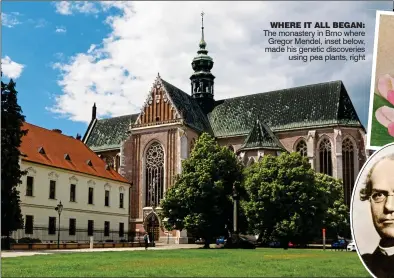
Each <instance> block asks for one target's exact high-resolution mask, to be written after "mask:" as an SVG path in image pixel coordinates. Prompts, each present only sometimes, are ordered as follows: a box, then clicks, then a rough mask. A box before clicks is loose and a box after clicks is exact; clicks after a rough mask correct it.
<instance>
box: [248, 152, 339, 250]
mask: <svg viewBox="0 0 394 278" xmlns="http://www.w3.org/2000/svg"><path fill="white" fill-rule="evenodd" d="M327 182H328V183H329V184H326V183H327ZM245 188H246V191H247V192H248V195H249V198H248V200H245V201H244V202H243V203H242V206H243V207H244V209H245V212H246V215H247V218H248V222H249V229H250V231H251V232H254V233H258V234H259V235H260V239H261V240H262V241H266V242H267V241H273V240H279V241H280V242H281V244H282V245H283V246H284V247H287V243H288V242H289V241H292V242H294V243H301V244H305V243H307V242H308V241H309V240H311V239H313V238H314V237H316V236H317V235H318V233H320V231H321V228H322V227H323V223H324V221H327V222H328V223H329V225H331V226H330V227H335V224H334V223H335V222H336V221H338V220H339V219H343V218H346V214H344V213H343V211H342V210H343V209H344V207H343V206H342V205H341V204H342V203H343V199H342V201H341V200H340V199H339V195H340V193H339V191H338V189H339V184H338V181H337V180H335V179H333V178H329V177H326V176H325V175H322V174H319V175H318V176H316V173H315V172H314V171H313V170H312V169H311V166H310V164H309V162H308V161H307V160H306V159H305V158H304V157H302V156H301V155H300V154H298V153H296V152H294V153H291V154H288V153H282V154H281V155H280V156H278V157H274V156H269V155H268V156H264V157H263V159H262V160H261V161H260V162H259V163H255V164H254V165H253V166H252V167H249V168H247V169H246V171H245ZM341 202H342V203H341ZM341 227H342V226H341Z"/></svg>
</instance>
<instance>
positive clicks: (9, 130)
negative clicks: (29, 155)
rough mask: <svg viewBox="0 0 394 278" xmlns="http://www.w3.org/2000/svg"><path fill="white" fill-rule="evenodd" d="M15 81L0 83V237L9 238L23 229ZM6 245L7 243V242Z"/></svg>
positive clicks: (19, 111)
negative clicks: (19, 188) (12, 233)
mask: <svg viewBox="0 0 394 278" xmlns="http://www.w3.org/2000/svg"><path fill="white" fill-rule="evenodd" d="M17 94H18V93H17V91H16V90H15V82H14V81H12V79H11V80H10V81H9V83H8V84H5V83H3V82H1V235H2V236H6V237H7V238H9V236H10V234H11V232H12V231H15V230H17V229H19V228H21V227H23V219H22V214H21V209H20V199H19V191H18V190H17V186H18V185H19V184H20V183H21V177H22V176H23V175H24V174H26V173H25V172H24V171H21V169H20V165H19V158H20V156H21V153H20V151H19V147H20V145H21V138H22V136H24V135H26V134H27V131H26V130H22V125H23V121H24V120H25V117H24V116H23V115H22V109H21V107H20V106H19V105H18V101H17ZM7 242H9V240H8V241H7Z"/></svg>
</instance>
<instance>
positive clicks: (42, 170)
mask: <svg viewBox="0 0 394 278" xmlns="http://www.w3.org/2000/svg"><path fill="white" fill-rule="evenodd" d="M21 170H27V171H28V174H27V175H26V176H23V177H22V184H21V185H20V186H18V189H19V191H20V199H21V210H22V215H23V218H24V221H26V215H32V216H33V217H34V224H33V225H34V227H45V228H48V226H49V217H56V229H57V228H58V213H57V211H56V210H55V207H56V206H57V204H58V203H59V201H61V202H62V204H63V211H62V213H61V219H60V220H61V224H60V227H61V228H65V229H67V231H64V232H61V240H75V238H76V236H68V228H69V219H70V218H75V219H76V229H84V230H86V231H87V229H88V220H93V221H94V230H104V222H105V221H109V222H110V230H114V231H119V223H124V232H125V236H126V235H127V232H128V223H129V214H128V213H129V185H128V184H126V183H121V182H117V181H113V180H109V179H104V178H99V177H94V176H90V175H85V174H80V173H77V172H72V171H67V170H61V169H57V168H52V167H48V166H43V165H39V164H35V163H29V162H25V161H22V162H21ZM27 176H32V177H34V183H33V196H32V197H31V196H26V181H27ZM50 180H56V194H55V199H49V183H50ZM70 184H75V185H76V200H75V202H71V201H70ZM89 187H93V188H94V193H93V205H91V204H88V190H89V189H88V188H89ZM105 190H109V191H110V200H109V206H108V207H107V206H105V205H104V202H105V201H104V200H105ZM120 192H123V193H124V194H123V208H120V207H119V203H120V202H119V196H120V194H119V193H120ZM41 234H43V235H45V236H44V239H45V240H48V239H49V240H52V238H53V240H57V231H56V234H55V235H48V231H46V230H45V231H35V233H34V235H33V236H30V237H39V238H40V235H41ZM76 234H77V235H80V237H81V235H82V234H83V236H84V237H86V238H88V237H87V232H86V235H84V233H82V232H81V233H80V232H77V233H76ZM101 234H102V235H103V233H101ZM116 236H118V234H116ZM116 236H115V234H114V238H113V235H112V234H110V237H105V238H102V239H96V240H106V239H118V238H116Z"/></svg>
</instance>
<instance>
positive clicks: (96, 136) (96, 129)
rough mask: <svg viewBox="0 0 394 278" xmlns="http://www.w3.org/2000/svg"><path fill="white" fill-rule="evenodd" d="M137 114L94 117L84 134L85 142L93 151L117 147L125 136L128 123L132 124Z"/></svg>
mask: <svg viewBox="0 0 394 278" xmlns="http://www.w3.org/2000/svg"><path fill="white" fill-rule="evenodd" d="M138 115H139V114H132V115H125V116H119V117H114V118H109V119H100V120H98V119H95V120H94V122H93V123H91V124H90V125H89V126H90V128H88V130H87V131H86V134H85V136H84V142H85V144H86V145H87V146H88V147H89V148H90V149H92V150H93V151H102V150H109V149H119V148H120V144H121V142H122V141H123V140H125V139H126V137H127V131H128V128H129V125H130V124H131V125H133V124H134V122H135V121H136V119H137V117H138Z"/></svg>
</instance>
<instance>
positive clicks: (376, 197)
mask: <svg viewBox="0 0 394 278" xmlns="http://www.w3.org/2000/svg"><path fill="white" fill-rule="evenodd" d="M388 196H394V193H391V194H389V193H388V192H385V191H381V192H374V193H372V194H371V196H370V197H369V198H370V200H371V201H373V202H374V203H381V202H384V201H386V200H387V198H388Z"/></svg>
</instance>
